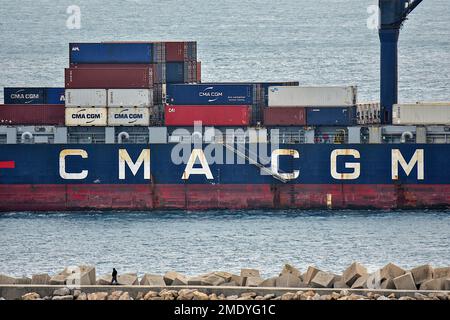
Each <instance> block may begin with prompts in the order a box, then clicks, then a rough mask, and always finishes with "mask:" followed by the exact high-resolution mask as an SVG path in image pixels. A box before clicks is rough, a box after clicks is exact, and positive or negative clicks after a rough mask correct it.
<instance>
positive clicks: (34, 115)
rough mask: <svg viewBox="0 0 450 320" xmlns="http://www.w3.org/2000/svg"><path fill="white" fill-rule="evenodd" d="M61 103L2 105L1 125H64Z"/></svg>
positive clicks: (0, 111)
mask: <svg viewBox="0 0 450 320" xmlns="http://www.w3.org/2000/svg"><path fill="white" fill-rule="evenodd" d="M64 110H65V108H64V106H61V105H29V104H26V105H20V104H13V105H0V125H64Z"/></svg>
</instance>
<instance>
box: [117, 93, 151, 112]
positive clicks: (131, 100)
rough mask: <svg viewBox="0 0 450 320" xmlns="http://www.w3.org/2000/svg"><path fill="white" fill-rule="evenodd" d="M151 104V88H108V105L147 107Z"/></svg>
mask: <svg viewBox="0 0 450 320" xmlns="http://www.w3.org/2000/svg"><path fill="white" fill-rule="evenodd" d="M152 105H153V90H152V89H109V90H108V107H126V108H129V107H139V108H149V107H151V106H152Z"/></svg>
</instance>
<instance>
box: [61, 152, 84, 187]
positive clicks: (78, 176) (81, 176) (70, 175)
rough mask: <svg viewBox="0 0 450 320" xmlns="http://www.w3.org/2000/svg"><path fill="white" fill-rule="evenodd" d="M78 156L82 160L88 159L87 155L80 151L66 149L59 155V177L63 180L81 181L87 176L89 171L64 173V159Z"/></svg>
mask: <svg viewBox="0 0 450 320" xmlns="http://www.w3.org/2000/svg"><path fill="white" fill-rule="evenodd" d="M68 156H79V157H82V158H83V159H86V158H87V157H88V153H87V152H86V151H85V150H82V149H66V150H62V151H61V152H60V153H59V176H60V177H61V178H63V179H65V180H83V179H86V177H87V176H88V173H89V171H88V170H83V171H81V172H78V173H68V172H66V157H68Z"/></svg>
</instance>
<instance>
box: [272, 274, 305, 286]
mask: <svg viewBox="0 0 450 320" xmlns="http://www.w3.org/2000/svg"><path fill="white" fill-rule="evenodd" d="M275 286H276V287H277V288H301V287H304V286H305V285H304V283H303V282H302V281H301V280H300V278H298V277H296V276H294V275H292V274H290V273H287V274H283V275H281V276H279V277H277V278H276V279H275Z"/></svg>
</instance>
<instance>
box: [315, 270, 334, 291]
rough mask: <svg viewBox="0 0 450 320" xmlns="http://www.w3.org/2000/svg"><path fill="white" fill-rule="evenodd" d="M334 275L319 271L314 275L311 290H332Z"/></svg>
mask: <svg viewBox="0 0 450 320" xmlns="http://www.w3.org/2000/svg"><path fill="white" fill-rule="evenodd" d="M334 278H335V276H334V274H331V273H328V272H324V271H319V272H317V273H316V275H315V276H314V278H313V279H312V280H311V282H310V284H311V286H312V287H313V288H332V287H333V282H334Z"/></svg>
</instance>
